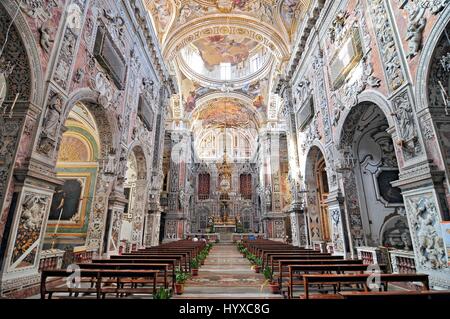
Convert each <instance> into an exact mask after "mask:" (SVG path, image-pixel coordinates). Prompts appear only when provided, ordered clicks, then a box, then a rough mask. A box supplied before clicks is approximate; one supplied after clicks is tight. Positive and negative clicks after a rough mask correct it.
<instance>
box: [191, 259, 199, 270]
mask: <svg viewBox="0 0 450 319" xmlns="http://www.w3.org/2000/svg"><path fill="white" fill-rule="evenodd" d="M199 264H200V263H199V261H198V258H194V259H192V260H191V268H192V269H198V265H199Z"/></svg>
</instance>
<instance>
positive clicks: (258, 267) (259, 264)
mask: <svg viewBox="0 0 450 319" xmlns="http://www.w3.org/2000/svg"><path fill="white" fill-rule="evenodd" d="M253 260H254V265H253V269H254V270H255V272H256V273H257V274H258V273H259V272H260V270H261V267H262V264H263V261H262V259H261V258H258V257H255V258H254V259H253Z"/></svg>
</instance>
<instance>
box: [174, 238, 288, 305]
mask: <svg viewBox="0 0 450 319" xmlns="http://www.w3.org/2000/svg"><path fill="white" fill-rule="evenodd" d="M263 283H264V276H263V275H262V274H257V273H255V272H254V271H253V270H252V269H251V264H250V262H249V261H248V260H247V259H246V258H243V257H242V256H241V254H240V253H239V251H238V249H237V246H236V245H234V244H216V245H214V247H213V248H212V249H211V251H210V253H209V256H208V257H207V258H206V260H205V265H204V266H201V267H200V269H199V274H198V276H195V277H192V278H191V280H189V281H187V282H186V286H185V292H184V294H182V295H180V296H177V295H175V296H174V297H173V298H174V299H233V298H234V299H242V298H244V299H245V298H249V299H253V298H259V299H269V298H270V299H281V298H282V296H281V295H274V294H272V293H271V292H270V288H269V287H267V286H266V287H263V288H262V289H261V286H262V285H263Z"/></svg>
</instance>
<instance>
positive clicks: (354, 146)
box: [339, 103, 410, 251]
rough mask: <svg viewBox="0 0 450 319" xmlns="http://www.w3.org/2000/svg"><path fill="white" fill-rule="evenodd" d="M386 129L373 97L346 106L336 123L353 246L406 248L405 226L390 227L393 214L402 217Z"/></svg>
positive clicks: (396, 170)
mask: <svg viewBox="0 0 450 319" xmlns="http://www.w3.org/2000/svg"><path fill="white" fill-rule="evenodd" d="M388 131H389V123H388V120H387V118H386V116H385V114H384V113H383V111H382V110H381V108H380V107H378V106H377V105H376V104H374V103H361V104H359V105H357V106H355V107H354V108H352V109H351V111H350V112H349V114H348V115H347V117H346V118H345V121H344V123H343V126H342V134H341V140H340V143H339V149H340V152H341V154H340V155H341V159H340V167H339V171H340V173H341V174H342V185H341V186H342V189H343V192H344V198H345V200H344V202H345V204H344V205H345V209H346V218H347V229H348V232H349V237H350V238H351V240H350V244H351V246H352V248H353V251H354V249H355V248H356V247H358V246H364V245H370V246H381V245H386V246H391V247H393V248H397V249H403V248H407V249H409V248H410V245H409V244H406V242H410V239H408V240H406V239H405V238H409V230H408V228H407V227H401V228H399V229H398V230H397V231H396V232H392V231H391V230H392V225H391V224H392V222H393V220H396V221H397V222H401V223H402V224H403V225H408V222H407V219H406V217H405V214H404V203H403V196H402V194H401V191H400V189H398V188H396V187H393V186H392V185H391V183H392V182H394V181H396V180H398V178H399V168H398V162H397V157H396V153H395V149H394V144H393V141H392V138H391V135H390V134H389V133H388Z"/></svg>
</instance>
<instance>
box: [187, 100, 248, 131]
mask: <svg viewBox="0 0 450 319" xmlns="http://www.w3.org/2000/svg"><path fill="white" fill-rule="evenodd" d="M196 120H197V121H201V124H202V127H203V128H206V129H210V128H225V127H226V128H245V129H250V128H255V127H256V123H255V116H254V114H253V113H252V112H251V111H250V110H249V109H248V108H247V107H246V106H245V105H244V104H243V103H242V102H241V101H239V100H237V99H230V98H223V99H214V100H212V101H210V102H209V103H208V105H207V106H205V107H203V108H202V109H201V110H200V111H199V113H198V115H197V117H196Z"/></svg>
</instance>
